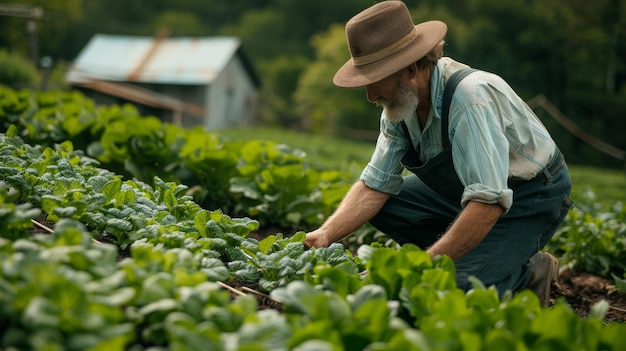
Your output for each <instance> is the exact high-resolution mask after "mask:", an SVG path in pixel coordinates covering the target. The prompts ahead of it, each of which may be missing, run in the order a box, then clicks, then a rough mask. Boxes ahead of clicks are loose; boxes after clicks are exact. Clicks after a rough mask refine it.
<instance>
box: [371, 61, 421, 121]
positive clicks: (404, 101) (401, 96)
mask: <svg viewBox="0 0 626 351" xmlns="http://www.w3.org/2000/svg"><path fill="white" fill-rule="evenodd" d="M403 73H404V71H401V72H399V73H396V74H394V75H392V76H389V77H387V78H385V79H383V80H381V81H378V82H376V83H373V84H370V85H368V86H367V87H366V90H367V100H368V101H370V102H372V103H375V104H376V105H377V106H382V107H383V109H384V111H385V116H386V117H387V119H389V120H390V121H392V122H399V121H401V120H403V119H404V118H406V117H407V116H411V114H412V113H413V112H414V111H415V110H416V109H417V105H418V102H419V98H418V92H417V89H416V88H415V87H413V86H412V85H411V84H410V83H409V82H408V81H407V79H406V76H405V75H404V74H403Z"/></svg>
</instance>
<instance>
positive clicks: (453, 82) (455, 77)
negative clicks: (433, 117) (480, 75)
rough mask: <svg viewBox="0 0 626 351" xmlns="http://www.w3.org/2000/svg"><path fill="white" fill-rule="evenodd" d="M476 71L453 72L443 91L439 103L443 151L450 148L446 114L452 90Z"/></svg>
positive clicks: (471, 69)
mask: <svg viewBox="0 0 626 351" xmlns="http://www.w3.org/2000/svg"><path fill="white" fill-rule="evenodd" d="M476 71H478V70H477V69H475V68H470V67H468V68H464V69H461V70H458V71H456V72H454V73H453V74H452V75H451V76H450V78H448V81H447V82H446V86H445V87H444V89H443V100H442V102H441V143H442V145H443V149H444V150H445V149H448V148H450V138H449V137H448V113H449V112H450V103H451V102H452V95H454V90H455V89H456V86H457V85H459V82H460V81H461V80H463V78H465V77H467V75H469V74H470V73H473V72H476Z"/></svg>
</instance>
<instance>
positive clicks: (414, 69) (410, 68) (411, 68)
mask: <svg viewBox="0 0 626 351" xmlns="http://www.w3.org/2000/svg"><path fill="white" fill-rule="evenodd" d="M405 69H406V70H407V72H408V74H409V76H408V78H409V79H413V78H415V77H416V76H417V64H416V63H415V62H413V63H412V64H410V65H408V66H406V68H405Z"/></svg>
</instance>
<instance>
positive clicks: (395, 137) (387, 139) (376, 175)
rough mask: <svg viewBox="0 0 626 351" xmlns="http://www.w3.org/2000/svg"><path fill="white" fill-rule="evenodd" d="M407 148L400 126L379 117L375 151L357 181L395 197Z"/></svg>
mask: <svg viewBox="0 0 626 351" xmlns="http://www.w3.org/2000/svg"><path fill="white" fill-rule="evenodd" d="M408 147H409V140H408V139H407V138H406V136H405V135H404V131H403V129H402V127H401V125H400V124H399V123H394V122H390V121H389V120H388V119H386V118H384V117H381V121H380V134H379V135H378V140H377V141H376V149H375V150H374V153H373V154H372V158H371V160H370V162H369V163H368V164H367V166H366V167H365V168H364V169H363V172H361V176H360V178H359V179H360V180H362V181H363V182H364V183H365V185H367V186H368V187H369V188H371V189H374V190H378V191H380V192H383V193H387V194H391V195H397V194H398V193H400V189H401V188H402V164H401V160H402V156H403V155H404V153H405V152H406V150H407V148H408Z"/></svg>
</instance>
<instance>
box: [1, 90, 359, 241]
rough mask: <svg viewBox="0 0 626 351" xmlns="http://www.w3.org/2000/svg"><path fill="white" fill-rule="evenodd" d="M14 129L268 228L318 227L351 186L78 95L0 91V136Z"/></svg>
mask: <svg viewBox="0 0 626 351" xmlns="http://www.w3.org/2000/svg"><path fill="white" fill-rule="evenodd" d="M12 125H14V126H16V127H17V129H18V134H19V135H20V136H21V137H22V138H23V139H24V140H25V141H26V142H28V143H31V144H37V145H46V146H50V147H53V146H54V145H55V144H61V143H63V142H65V141H68V140H71V141H72V144H73V147H74V148H75V149H77V150H84V151H85V153H86V156H89V157H91V158H93V159H95V160H98V161H99V162H100V164H101V165H102V167H103V168H106V169H107V170H110V171H112V172H115V173H116V174H119V175H121V176H123V177H124V178H126V179H131V178H133V179H137V180H139V181H142V182H145V183H148V184H150V185H154V184H153V183H152V182H153V179H155V177H158V178H160V179H163V180H165V181H173V182H176V183H181V184H185V185H187V186H188V187H189V188H191V189H193V192H192V195H193V196H194V199H195V201H196V202H198V203H199V204H201V205H202V206H203V207H204V208H210V209H222V210H223V211H224V212H226V213H230V214H232V215H238V216H249V217H252V218H255V219H257V220H258V221H260V222H261V224H262V225H263V226H267V227H280V228H284V229H285V230H302V229H305V228H311V227H314V226H316V225H319V224H320V223H321V221H323V220H324V218H325V217H326V216H328V215H329V214H330V213H331V212H332V211H333V210H334V208H335V207H336V205H337V204H338V203H339V201H340V200H341V198H342V197H343V195H344V194H345V192H346V191H347V189H348V187H349V185H350V183H351V182H352V180H351V179H350V177H349V176H348V175H347V174H345V173H340V172H338V171H334V170H323V171H318V170H316V169H313V168H311V167H309V166H308V165H307V164H306V163H305V162H304V153H303V152H302V151H299V150H293V149H291V148H290V147H288V146H287V145H284V144H279V143H276V142H271V141H260V140H252V141H229V140H226V139H225V138H223V137H221V136H220V135H218V134H216V133H208V132H205V131H204V130H202V129H200V128H196V129H192V130H187V129H183V128H180V127H178V126H176V125H173V124H170V123H163V122H161V121H160V120H159V119H157V118H155V117H150V116H141V115H139V113H138V112H137V109H136V108H135V107H134V106H132V105H124V106H117V105H114V106H110V107H104V106H101V107H96V106H95V105H94V102H93V101H92V100H90V99H88V98H86V97H84V96H83V95H81V94H80V93H78V92H34V91H14V90H12V89H10V88H6V87H3V86H0V131H2V132H5V131H6V130H8V128H9V127H10V126H12Z"/></svg>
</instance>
